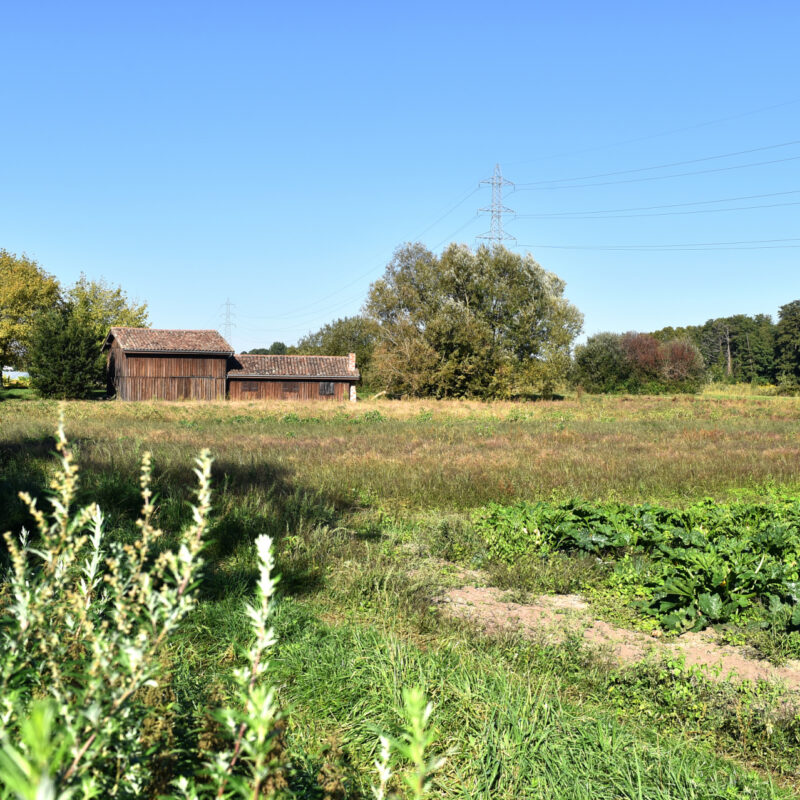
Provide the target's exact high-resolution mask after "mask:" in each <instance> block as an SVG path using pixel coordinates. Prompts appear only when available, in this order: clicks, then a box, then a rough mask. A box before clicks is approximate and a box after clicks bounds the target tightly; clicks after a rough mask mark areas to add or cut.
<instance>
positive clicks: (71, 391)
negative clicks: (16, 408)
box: [28, 303, 104, 400]
mask: <svg viewBox="0 0 800 800" xmlns="http://www.w3.org/2000/svg"><path fill="white" fill-rule="evenodd" d="M103 367H104V359H103V356H102V354H101V353H100V351H99V349H98V346H97V331H96V328H95V327H94V325H92V323H91V322H90V320H89V319H87V317H86V315H85V314H83V313H79V312H78V311H77V310H76V308H75V307H74V306H73V305H72V304H70V303H65V304H63V305H61V306H60V307H58V308H53V309H50V310H48V311H41V312H40V313H39V314H38V315H37V316H36V317H35V319H34V322H33V326H32V330H31V334H30V344H29V352H28V369H29V371H30V375H31V386H32V387H33V388H34V389H35V390H36V392H38V393H39V394H40V395H41V396H42V397H54V398H59V399H64V400H74V399H82V398H88V397H91V396H92V394H93V393H94V391H95V390H96V389H98V388H100V387H102V386H103V383H104V368H103Z"/></svg>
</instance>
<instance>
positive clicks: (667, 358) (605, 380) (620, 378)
mask: <svg viewBox="0 0 800 800" xmlns="http://www.w3.org/2000/svg"><path fill="white" fill-rule="evenodd" d="M704 375H705V365H704V363H703V357H702V355H701V354H700V351H699V350H698V349H697V347H695V345H693V344H692V343H691V342H689V341H688V340H683V339H673V340H670V341H668V342H664V343H661V342H659V341H658V340H657V339H656V338H655V337H653V336H651V335H650V334H646V333H626V334H625V335H624V336H623V335H620V334H617V333H598V334H596V335H595V336H591V337H590V338H589V339H588V340H587V342H586V344H585V345H581V346H579V347H577V348H576V350H575V361H574V366H573V380H574V382H575V383H577V384H578V385H580V386H581V387H582V388H583V389H585V390H586V391H587V392H590V393H592V394H599V393H602V392H607V393H610V392H630V393H632V394H661V393H664V392H696V391H699V389H700V387H701V385H702V383H703V380H704Z"/></svg>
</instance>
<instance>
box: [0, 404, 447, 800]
mask: <svg viewBox="0 0 800 800" xmlns="http://www.w3.org/2000/svg"><path fill="white" fill-rule="evenodd" d="M57 449H58V454H59V461H60V470H59V471H58V472H57V474H56V477H55V478H54V480H53V483H52V488H53V490H54V491H53V494H52V496H51V498H50V504H51V506H52V511H51V512H50V514H45V513H44V512H43V511H41V510H40V509H39V508H38V506H37V502H36V500H34V499H33V498H31V497H30V496H29V495H27V494H24V493H23V494H21V495H20V496H21V497H22V499H23V501H24V502H25V503H26V505H27V507H28V510H29V512H30V514H31V516H32V517H33V519H34V520H35V523H36V533H35V536H32V535H31V534H29V533H28V532H27V531H25V530H24V529H23V531H22V533H21V535H20V537H19V540H17V539H15V538H14V537H13V536H12V535H11V534H10V533H6V534H5V535H4V538H5V542H6V546H7V548H8V556H9V558H8V561H9V563H8V567H7V568H6V569H5V571H4V572H0V746H1V747H2V749H0V797H2V798H3V800H5V798H11V797H16V798H24V799H25V800H28V799H29V798H30V800H34V798H35V799H36V800H40V798H41V800H45V798H46V799H47V800H69V799H70V798H75V797H83V798H90V797H112V796H113V797H119V798H135V797H142V796H145V795H151V796H152V794H153V792H154V790H155V787H156V786H157V785H158V779H159V776H157V775H154V774H153V773H154V772H155V771H156V770H157V767H158V764H159V763H162V764H163V763H164V760H165V759H167V760H169V759H170V758H172V759H173V763H177V761H178V758H177V757H178V755H179V753H178V752H177V750H178V747H177V745H175V744H174V743H173V744H172V748H173V752H167V753H166V754H159V758H158V759H154V758H153V757H152V752H151V750H150V749H149V743H148V740H149V737H148V736H147V735H146V733H147V731H146V728H147V723H148V719H147V715H148V709H147V707H146V703H145V698H146V695H147V692H148V691H149V690H152V689H158V688H162V687H166V688H167V689H168V688H169V684H168V675H167V673H166V670H165V668H164V666H163V655H164V651H165V649H166V647H167V646H168V645H169V642H170V639H171V638H172V637H173V636H174V634H175V633H176V632H177V630H178V628H179V627H180V626H181V625H182V623H183V622H184V621H185V620H186V618H187V617H188V615H189V614H190V613H191V612H192V610H193V608H194V607H195V605H196V602H197V586H198V579H199V574H200V570H201V568H202V566H203V558H202V555H201V553H202V549H203V546H204V540H205V535H206V532H207V530H208V527H209V515H210V510H211V464H212V459H211V456H210V454H209V452H208V451H203V452H202V453H201V454H200V457H199V458H198V459H197V460H196V468H195V470H194V471H195V474H196V475H197V478H198V484H199V485H198V489H197V494H196V503H195V504H194V505H193V506H192V518H191V521H190V522H189V524H188V526H187V527H186V528H185V529H184V530H183V531H182V532H181V534H180V536H179V546H178V549H177V552H175V551H173V550H166V549H161V548H160V542H161V540H162V539H163V536H164V534H163V533H162V532H161V531H160V530H158V529H157V528H155V527H154V526H153V524H152V519H153V514H154V511H155V507H154V503H153V494H152V491H151V488H150V473H151V467H150V456H149V455H147V454H146V455H145V456H144V459H143V462H142V471H141V480H140V483H141V495H142V500H143V505H142V513H141V516H140V518H139V520H138V522H137V525H138V528H139V532H140V536H139V539H138V540H137V541H136V542H135V543H133V544H126V545H123V544H119V543H113V542H112V543H107V542H106V539H105V532H104V520H103V515H102V512H101V511H100V509H99V508H98V506H97V505H96V504H95V503H91V504H90V505H88V506H85V507H83V508H80V509H77V510H73V509H72V503H73V500H74V498H75V496H76V491H77V487H78V469H77V466H76V464H75V462H74V460H73V457H72V455H71V453H70V450H69V448H68V446H67V440H66V437H65V434H64V425H63V420H62V422H61V424H60V425H59V427H58V432H57ZM256 550H257V554H258V563H259V578H258V585H257V590H256V602H255V603H253V604H248V605H247V606H246V607H245V611H246V613H247V616H248V617H249V619H250V622H251V625H252V631H253V642H252V644H251V646H250V647H249V649H248V650H247V651H246V652H245V653H244V654H243V656H242V658H241V659H240V660H241V662H242V663H243V666H241V667H240V668H238V669H235V670H234V672H233V679H234V680H233V695H232V703H231V704H230V705H228V706H226V707H223V708H221V709H219V710H217V711H216V712H214V714H213V716H214V718H215V719H216V720H217V721H218V722H219V723H221V724H222V726H223V729H224V731H225V733H226V734H227V738H226V740H225V742H223V743H222V744H221V745H218V746H217V752H215V753H198V754H197V757H196V758H194V759H189V761H188V763H189V764H192V762H195V763H199V764H201V766H200V768H199V769H197V768H196V767H195V770H196V773H195V774H189V775H177V776H176V778H175V780H174V781H173V786H174V789H175V793H173V794H169V795H167V794H164V793H163V792H160V791H159V792H158V794H159V796H160V797H162V798H164V799H165V800H169V798H177V797H182V798H185V799H186V800H201V799H204V798H211V797H225V798H233V797H240V798H253V797H262V796H264V797H276V796H280V795H284V794H286V792H285V791H284V789H285V788H286V782H285V775H284V767H285V760H286V755H285V753H284V751H283V743H282V740H281V738H280V736H279V733H280V727H281V725H280V722H281V712H280V710H279V704H278V699H277V692H276V689H275V687H274V686H272V685H271V683H270V682H269V681H267V680H266V676H267V673H268V669H269V661H268V656H269V653H270V650H271V648H272V646H273V644H274V643H275V636H274V634H273V631H272V629H271V628H270V627H269V617H270V614H271V612H272V607H273V598H274V593H275V586H276V584H277V579H276V578H274V577H273V576H272V569H273V555H272V541H271V539H270V538H269V537H268V536H265V535H262V536H259V537H258V538H257V539H256ZM403 700H404V707H403V709H402V712H401V713H402V716H403V718H404V719H405V727H404V728H403V733H402V735H401V736H400V737H399V738H398V739H397V740H396V741H393V742H390V741H389V740H388V739H386V738H384V737H382V738H381V742H382V756H381V760H380V761H379V762H376V767H377V768H378V772H379V786H378V788H376V789H374V790H373V792H374V794H375V797H376V798H378V799H379V800H381V799H382V798H385V797H386V796H387V795H386V788H387V784H388V781H389V779H390V777H391V775H392V773H391V769H390V764H389V759H390V754H391V752H392V751H394V752H396V753H397V754H398V755H399V756H400V757H401V759H403V760H404V761H406V760H407V761H409V762H410V763H411V767H412V769H411V771H409V772H408V773H407V774H406V775H404V780H405V782H406V784H407V786H408V787H409V789H410V791H411V795H412V796H413V797H414V798H415V800H416V798H421V797H422V796H423V795H424V794H427V792H428V791H429V788H430V779H431V776H432V774H433V773H434V772H435V771H436V770H437V769H438V768H439V766H440V765H441V763H442V762H441V760H437V759H431V758H430V757H428V756H427V755H426V749H427V748H428V747H429V745H430V744H431V741H432V734H431V731H430V728H429V727H428V724H427V723H428V719H429V717H430V714H431V707H430V705H429V704H426V703H425V701H424V699H423V697H422V693H421V692H420V691H419V690H415V689H409V690H407V691H406V690H404V692H403ZM150 723H151V725H152V719H151V720H150ZM184 763H186V761H184ZM151 764H152V765H153V767H152V768H150V765H151Z"/></svg>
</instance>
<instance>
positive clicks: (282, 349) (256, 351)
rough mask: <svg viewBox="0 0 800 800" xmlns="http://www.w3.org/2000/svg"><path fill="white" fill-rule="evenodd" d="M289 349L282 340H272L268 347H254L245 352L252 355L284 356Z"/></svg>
mask: <svg viewBox="0 0 800 800" xmlns="http://www.w3.org/2000/svg"><path fill="white" fill-rule="evenodd" d="M289 349H290V348H289V347H287V346H286V345H285V344H284V343H283V342H273V343H272V344H271V345H270V346H269V347H254V348H253V349H252V350H248V351H247V352H248V353H249V354H250V355H254V356H285V355H286V354H287V353H288V352H289Z"/></svg>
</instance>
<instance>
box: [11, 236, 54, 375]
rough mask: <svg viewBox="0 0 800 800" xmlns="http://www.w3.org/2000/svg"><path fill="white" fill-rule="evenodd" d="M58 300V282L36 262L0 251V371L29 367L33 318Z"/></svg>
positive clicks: (51, 306) (23, 256)
mask: <svg viewBox="0 0 800 800" xmlns="http://www.w3.org/2000/svg"><path fill="white" fill-rule="evenodd" d="M59 297H60V287H59V284H58V281H57V280H56V279H55V278H54V277H53V276H52V275H48V274H47V273H46V272H45V271H44V270H43V269H42V268H41V267H40V266H39V265H38V264H37V263H36V262H35V261H34V260H32V259H30V258H28V257H27V256H25V255H22V256H16V255H14V254H13V253H9V252H8V251H7V250H2V249H0V367H2V366H14V367H17V368H20V369H22V368H25V367H26V366H27V349H28V340H29V337H30V334H31V330H32V327H33V321H34V318H35V317H36V315H37V313H38V312H39V311H42V310H46V309H51V308H53V306H54V304H56V303H57V301H58V300H59Z"/></svg>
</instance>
